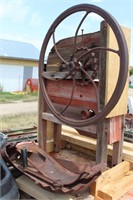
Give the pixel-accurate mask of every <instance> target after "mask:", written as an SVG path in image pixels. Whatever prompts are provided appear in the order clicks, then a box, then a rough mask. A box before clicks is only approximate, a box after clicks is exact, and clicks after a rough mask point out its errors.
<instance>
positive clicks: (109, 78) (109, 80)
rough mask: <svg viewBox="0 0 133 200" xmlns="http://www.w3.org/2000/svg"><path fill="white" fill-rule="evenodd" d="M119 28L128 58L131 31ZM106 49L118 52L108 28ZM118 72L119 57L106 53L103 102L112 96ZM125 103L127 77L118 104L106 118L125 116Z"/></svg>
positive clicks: (115, 42)
mask: <svg viewBox="0 0 133 200" xmlns="http://www.w3.org/2000/svg"><path fill="white" fill-rule="evenodd" d="M121 28H122V30H123V33H124V35H125V39H126V42H127V47H128V52H129V57H130V37H131V30H130V29H128V28H126V27H122V26H121ZM107 47H108V48H112V49H115V50H118V45H117V41H116V38H115V36H114V33H113V31H112V29H111V28H110V27H108V29H107ZM118 72H119V57H118V56H117V55H116V54H114V53H112V52H107V58H106V92H105V102H108V100H109V99H110V97H111V96H112V93H113V91H114V88H115V86H116V82H117V77H118ZM127 101H128V77H127V82H126V85H125V88H124V90H123V93H122V95H121V97H120V100H119V101H118V103H117V104H116V106H115V107H114V109H113V110H112V111H111V112H110V113H109V115H108V116H107V117H108V118H109V117H114V116H118V115H124V114H126V113H127Z"/></svg>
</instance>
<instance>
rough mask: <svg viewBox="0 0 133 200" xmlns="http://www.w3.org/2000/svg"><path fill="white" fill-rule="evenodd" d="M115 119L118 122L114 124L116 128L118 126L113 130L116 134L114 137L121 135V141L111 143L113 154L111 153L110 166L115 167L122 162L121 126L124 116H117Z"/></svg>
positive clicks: (122, 132)
mask: <svg viewBox="0 0 133 200" xmlns="http://www.w3.org/2000/svg"><path fill="white" fill-rule="evenodd" d="M115 118H118V119H119V120H120V119H121V120H120V121H119V120H118V122H119V123H116V127H117V124H118V127H117V128H116V129H115V130H116V134H115V135H119V136H120V135H121V139H120V138H119V140H118V141H117V140H116V141H115V142H114V143H113V152H112V166H115V165H117V164H118V163H120V162H121V161H122V150H123V140H124V128H123V127H122V124H123V123H124V120H125V117H124V116H117V117H115ZM118 128H119V130H118Z"/></svg>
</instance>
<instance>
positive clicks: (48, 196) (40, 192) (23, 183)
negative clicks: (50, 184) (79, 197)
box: [16, 175, 75, 200]
mask: <svg viewBox="0 0 133 200" xmlns="http://www.w3.org/2000/svg"><path fill="white" fill-rule="evenodd" d="M16 183H17V185H18V187H19V189H20V190H22V191H23V192H25V193H27V194H29V195H30V196H32V197H34V198H35V199H37V200H42V199H43V200H70V199H71V200H74V199H75V197H73V196H71V195H69V194H55V193H53V192H49V191H47V190H44V189H43V188H41V187H40V186H38V185H36V184H35V182H34V181H32V180H31V179H30V178H28V177H27V176H25V175H22V176H20V177H19V178H17V179H16Z"/></svg>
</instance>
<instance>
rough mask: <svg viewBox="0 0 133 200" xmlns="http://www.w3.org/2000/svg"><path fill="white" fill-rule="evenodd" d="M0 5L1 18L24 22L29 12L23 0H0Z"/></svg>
mask: <svg viewBox="0 0 133 200" xmlns="http://www.w3.org/2000/svg"><path fill="white" fill-rule="evenodd" d="M0 7H1V14H0V16H1V18H2V19H3V18H7V19H10V20H12V21H14V22H24V21H25V19H26V17H27V15H28V12H29V7H28V6H26V5H25V4H24V3H23V1H15V0H14V1H13V0H11V1H8V0H7V1H1V2H0Z"/></svg>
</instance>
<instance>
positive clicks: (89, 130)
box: [42, 112, 96, 135]
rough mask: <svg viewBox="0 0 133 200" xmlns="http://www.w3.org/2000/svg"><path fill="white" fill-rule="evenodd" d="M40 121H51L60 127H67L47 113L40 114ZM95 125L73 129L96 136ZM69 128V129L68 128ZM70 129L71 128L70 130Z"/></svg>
mask: <svg viewBox="0 0 133 200" xmlns="http://www.w3.org/2000/svg"><path fill="white" fill-rule="evenodd" d="M42 119H44V120H47V121H51V122H54V123H57V124H60V125H64V127H67V126H66V125H65V124H63V123H62V122H61V121H59V120H58V119H57V118H56V117H55V116H54V115H53V114H51V113H47V112H43V113H42ZM95 126H96V125H90V126H85V127H74V128H75V129H77V130H79V131H80V130H81V131H85V132H87V133H88V135H89V133H92V134H96V127H95ZM69 128H70V127H69ZM74 128H73V130H75V129H74ZM70 129H71V128H70Z"/></svg>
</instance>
